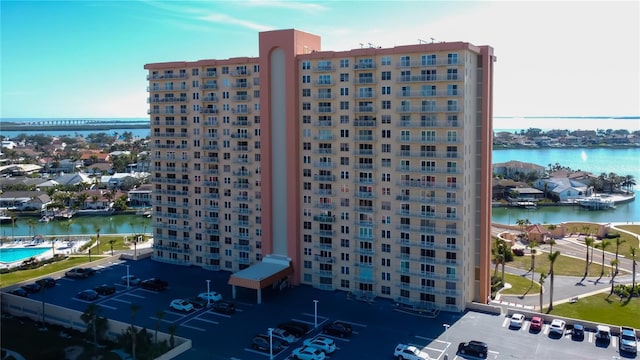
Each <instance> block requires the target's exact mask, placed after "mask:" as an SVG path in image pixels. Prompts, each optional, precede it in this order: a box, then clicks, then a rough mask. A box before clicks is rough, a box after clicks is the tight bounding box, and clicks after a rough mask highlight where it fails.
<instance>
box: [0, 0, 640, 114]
mask: <svg viewBox="0 0 640 360" xmlns="http://www.w3.org/2000/svg"><path fill="white" fill-rule="evenodd" d="M289 28H295V29H299V30H302V31H306V32H310V33H313V34H316V35H319V36H321V37H322V47H323V49H324V50H334V51H341V50H349V49H354V48H359V47H360V44H365V46H368V45H367V44H369V43H371V44H372V45H375V46H382V47H393V46H396V45H406V44H416V43H418V39H422V40H426V41H431V38H434V39H435V41H467V42H470V43H472V44H475V45H490V46H492V47H494V49H495V54H496V55H497V57H498V62H497V63H496V64H495V78H494V82H495V85H494V113H495V115H496V116H591V115H596V116H638V115H640V2H638V1H623V2H589V1H586V2H584V1H583V2H578V1H569V2H542V1H538V2H523V1H497V2H480V1H471V2H461V1H449V2H438V1H393V2H392V1H375V0H374V1H327V0H325V1H322V2H319V1H318V2H315V1H304V2H294V1H262V0H241V1H194V2H189V1H151V0H143V1H134V0H125V1H68V2H63V1H40V2H36V1H7V0H2V1H0V36H1V37H0V92H1V98H0V101H1V102H0V117H3V118H7V117H91V118H98V117H146V116H147V108H148V105H147V103H146V99H147V96H148V94H147V92H146V87H147V81H146V71H145V70H144V69H143V66H144V64H147V63H154V62H164V61H194V60H200V59H226V58H230V57H240V56H257V53H258V32H260V31H267V30H275V29H289Z"/></svg>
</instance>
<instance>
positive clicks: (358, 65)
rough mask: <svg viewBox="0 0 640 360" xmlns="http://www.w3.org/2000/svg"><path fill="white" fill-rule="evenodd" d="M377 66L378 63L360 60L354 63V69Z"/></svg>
mask: <svg viewBox="0 0 640 360" xmlns="http://www.w3.org/2000/svg"><path fill="white" fill-rule="evenodd" d="M375 68H376V64H374V63H373V62H358V63H356V64H353V70H373V69H375Z"/></svg>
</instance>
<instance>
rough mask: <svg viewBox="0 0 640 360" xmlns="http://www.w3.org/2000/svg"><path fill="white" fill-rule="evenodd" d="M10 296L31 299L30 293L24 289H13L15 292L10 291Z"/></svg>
mask: <svg viewBox="0 0 640 360" xmlns="http://www.w3.org/2000/svg"><path fill="white" fill-rule="evenodd" d="M9 294H13V295H17V296H22V297H29V293H28V292H27V290H25V289H23V288H17V289H13V290H11V291H9Z"/></svg>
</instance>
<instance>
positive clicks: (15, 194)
mask: <svg viewBox="0 0 640 360" xmlns="http://www.w3.org/2000/svg"><path fill="white" fill-rule="evenodd" d="M49 203H51V198H50V197H49V195H47V193H46V192H44V191H7V192H4V193H2V194H0V208H3V209H15V210H18V211H28V210H42V209H44V208H45V206H46V205H47V204H49Z"/></svg>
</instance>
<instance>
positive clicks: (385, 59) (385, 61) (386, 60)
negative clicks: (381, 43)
mask: <svg viewBox="0 0 640 360" xmlns="http://www.w3.org/2000/svg"><path fill="white" fill-rule="evenodd" d="M381 63H382V65H383V66H386V65H391V56H383V57H382V59H381Z"/></svg>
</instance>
